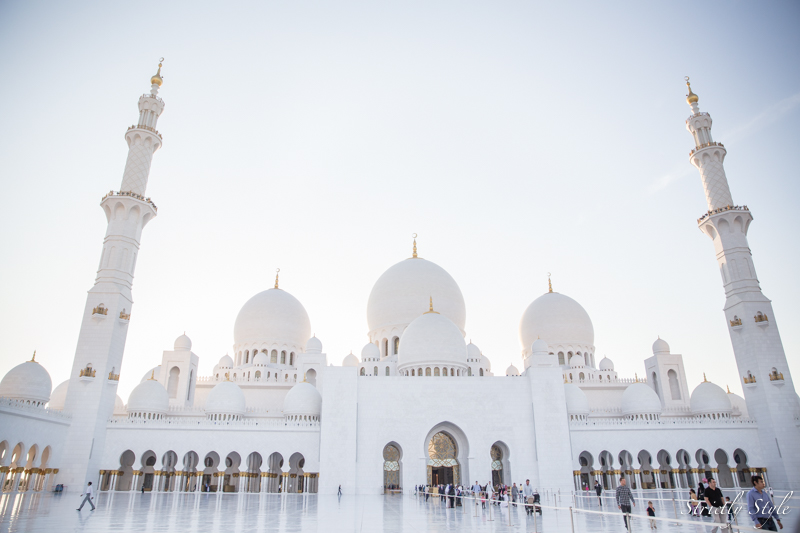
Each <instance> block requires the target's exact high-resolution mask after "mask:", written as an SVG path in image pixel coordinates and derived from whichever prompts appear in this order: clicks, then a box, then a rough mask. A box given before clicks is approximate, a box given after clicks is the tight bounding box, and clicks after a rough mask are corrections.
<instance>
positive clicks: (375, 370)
mask: <svg viewBox="0 0 800 533" xmlns="http://www.w3.org/2000/svg"><path fill="white" fill-rule="evenodd" d="M372 375H373V376H377V375H378V367H377V366H376V367H375V368H373V369H372Z"/></svg>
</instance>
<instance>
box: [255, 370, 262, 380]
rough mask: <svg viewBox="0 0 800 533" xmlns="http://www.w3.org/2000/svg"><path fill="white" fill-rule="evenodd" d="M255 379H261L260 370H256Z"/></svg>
mask: <svg viewBox="0 0 800 533" xmlns="http://www.w3.org/2000/svg"><path fill="white" fill-rule="evenodd" d="M256 379H261V371H260V370H256Z"/></svg>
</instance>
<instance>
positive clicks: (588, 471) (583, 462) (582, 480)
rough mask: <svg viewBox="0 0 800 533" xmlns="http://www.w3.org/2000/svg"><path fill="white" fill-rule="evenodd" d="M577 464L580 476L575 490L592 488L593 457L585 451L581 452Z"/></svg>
mask: <svg viewBox="0 0 800 533" xmlns="http://www.w3.org/2000/svg"><path fill="white" fill-rule="evenodd" d="M578 463H579V464H580V466H581V469H580V476H579V482H578V486H577V487H576V489H577V490H584V489H585V488H587V487H588V488H592V487H593V486H594V479H593V472H594V457H593V456H592V454H591V453H589V452H587V451H583V452H581V454H580V455H579V456H578Z"/></svg>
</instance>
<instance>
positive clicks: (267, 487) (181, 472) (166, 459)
mask: <svg viewBox="0 0 800 533" xmlns="http://www.w3.org/2000/svg"><path fill="white" fill-rule="evenodd" d="M266 457H267V459H266V461H264V456H262V455H261V454H260V453H258V452H252V453H250V454H249V455H246V456H242V455H240V454H239V453H237V452H231V453H229V454H228V455H225V456H222V455H220V454H218V453H217V452H209V453H207V454H205V455H204V456H203V457H202V458H201V457H200V456H199V455H198V454H197V452H194V451H190V452H187V453H186V454H184V456H183V457H182V458H181V459H180V460H179V458H178V454H177V453H175V452H174V451H172V450H170V451H168V452H166V453H164V454H163V455H162V456H161V460H160V462H159V460H158V455H156V453H155V452H153V451H152V450H147V451H146V452H144V453H142V454H141V455H140V456H139V457H138V458H137V457H136V455H135V454H134V453H133V451H131V450H126V451H125V452H123V454H122V455H121V456H120V460H119V461H120V464H119V467H118V468H117V469H115V470H101V471H100V484H99V490H102V491H107V490H113V491H144V492H151V491H152V492H251V493H252V492H256V493H258V492H271V493H278V492H288V493H304V492H311V493H314V492H317V484H318V479H319V473H316V472H306V471H305V470H304V466H305V462H306V461H305V458H304V457H303V455H302V454H301V453H299V452H297V453H293V454H292V455H291V456H290V457H289V458H288V459H287V460H284V457H283V456H282V455H281V454H280V453H278V452H274V453H272V454H270V455H268V456H266Z"/></svg>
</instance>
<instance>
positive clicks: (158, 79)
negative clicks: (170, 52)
mask: <svg viewBox="0 0 800 533" xmlns="http://www.w3.org/2000/svg"><path fill="white" fill-rule="evenodd" d="M163 61H164V58H163V57H162V58H161V59H159V60H158V72H156V74H155V76H153V77H152V78H150V83H151V84H153V85H158V86H159V87H161V84H162V83H164V80H163V79H161V66H162V62H163Z"/></svg>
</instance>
